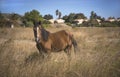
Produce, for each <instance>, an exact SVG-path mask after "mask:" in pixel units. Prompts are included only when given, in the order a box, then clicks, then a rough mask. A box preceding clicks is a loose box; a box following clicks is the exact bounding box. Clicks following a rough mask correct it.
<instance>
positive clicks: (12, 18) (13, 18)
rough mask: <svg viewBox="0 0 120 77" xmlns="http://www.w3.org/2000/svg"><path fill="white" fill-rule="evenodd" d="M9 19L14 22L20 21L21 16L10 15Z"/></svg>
mask: <svg viewBox="0 0 120 77" xmlns="http://www.w3.org/2000/svg"><path fill="white" fill-rule="evenodd" d="M10 19H11V20H13V21H15V20H18V19H21V16H20V15H19V14H17V13H12V14H11V15H10Z"/></svg>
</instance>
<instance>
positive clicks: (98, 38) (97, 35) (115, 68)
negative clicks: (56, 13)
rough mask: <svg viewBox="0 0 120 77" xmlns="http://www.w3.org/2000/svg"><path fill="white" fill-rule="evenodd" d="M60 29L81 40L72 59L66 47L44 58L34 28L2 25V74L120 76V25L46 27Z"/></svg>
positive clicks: (3, 76) (19, 76) (10, 76)
mask: <svg viewBox="0 0 120 77" xmlns="http://www.w3.org/2000/svg"><path fill="white" fill-rule="evenodd" d="M61 29H65V30H69V31H71V32H72V33H73V34H74V37H75V39H76V40H77V43H78V47H79V51H77V54H76V55H75V54H74V53H73V50H72V60H71V61H70V62H69V61H68V57H67V55H66V54H65V53H64V52H63V51H62V52H58V53H52V54H51V57H50V58H49V59H47V60H43V59H42V57H41V55H40V54H39V51H38V50H37V48H36V46H35V42H34V37H33V30H32V28H14V29H8V28H2V29H0V77H120V28H118V27H106V28H100V27H99V28H97V27H89V28H84V27H82V28H74V29H72V28H47V30H49V31H50V32H56V31H59V30H61Z"/></svg>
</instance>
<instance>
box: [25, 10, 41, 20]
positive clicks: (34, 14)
mask: <svg viewBox="0 0 120 77" xmlns="http://www.w3.org/2000/svg"><path fill="white" fill-rule="evenodd" d="M24 18H25V19H27V21H31V22H34V21H40V20H42V19H43V18H42V16H41V15H40V13H39V12H38V11H37V10H32V11H30V12H26V13H25V15H24Z"/></svg>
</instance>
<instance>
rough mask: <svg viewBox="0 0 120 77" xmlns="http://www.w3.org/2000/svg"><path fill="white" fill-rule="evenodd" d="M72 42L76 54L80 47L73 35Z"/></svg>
mask: <svg viewBox="0 0 120 77" xmlns="http://www.w3.org/2000/svg"><path fill="white" fill-rule="evenodd" d="M71 41H72V44H73V46H74V52H75V53H76V51H77V49H78V45H77V42H76V40H75V39H74V37H73V35H72V37H71Z"/></svg>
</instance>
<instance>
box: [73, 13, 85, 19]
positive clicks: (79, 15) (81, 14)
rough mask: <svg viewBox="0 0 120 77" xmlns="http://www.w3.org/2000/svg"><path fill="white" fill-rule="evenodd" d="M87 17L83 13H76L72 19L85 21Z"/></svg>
mask: <svg viewBox="0 0 120 77" xmlns="http://www.w3.org/2000/svg"><path fill="white" fill-rule="evenodd" d="M86 18H87V17H86V16H85V15H84V14H83V13H77V14H76V15H75V17H74V19H86Z"/></svg>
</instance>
